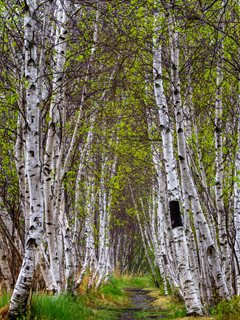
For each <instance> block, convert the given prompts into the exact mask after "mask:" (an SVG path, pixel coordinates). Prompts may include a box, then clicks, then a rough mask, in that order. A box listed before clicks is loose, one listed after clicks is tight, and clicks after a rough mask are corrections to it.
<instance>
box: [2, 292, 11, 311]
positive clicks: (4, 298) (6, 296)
mask: <svg viewBox="0 0 240 320" xmlns="http://www.w3.org/2000/svg"><path fill="white" fill-rule="evenodd" d="M9 301H10V295H9V294H6V293H4V294H2V295H1V296H0V308H2V307H4V306H5V305H6V304H8V303H9Z"/></svg>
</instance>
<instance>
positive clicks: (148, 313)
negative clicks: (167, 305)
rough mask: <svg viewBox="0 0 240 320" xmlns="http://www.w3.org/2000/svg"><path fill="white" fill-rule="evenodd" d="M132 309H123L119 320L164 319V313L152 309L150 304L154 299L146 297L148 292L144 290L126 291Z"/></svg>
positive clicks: (157, 309) (154, 308)
mask: <svg viewBox="0 0 240 320" xmlns="http://www.w3.org/2000/svg"><path fill="white" fill-rule="evenodd" d="M126 291H127V293H128V296H129V299H130V301H131V304H132V307H131V308H128V309H124V310H123V312H122V313H121V314H120V317H119V319H120V320H140V319H144V320H147V319H149V320H150V319H164V318H165V317H167V315H166V313H164V311H163V310H162V312H161V309H160V308H156V307H153V306H152V305H151V302H153V301H154V298H152V297H150V296H149V295H148V293H149V291H147V290H144V289H126Z"/></svg>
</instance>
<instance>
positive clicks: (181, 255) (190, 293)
mask: <svg viewBox="0 0 240 320" xmlns="http://www.w3.org/2000/svg"><path fill="white" fill-rule="evenodd" d="M157 18H158V16H157ZM154 45H155V48H154V57H153V59H154V65H153V67H154V76H155V82H154V92H155V98H156V103H157V106H158V109H159V118H160V126H161V136H162V141H163V156H164V161H165V169H166V176H167V188H168V198H169V201H170V211H171V203H172V204H173V205H174V207H175V206H176V207H179V200H180V194H179V185H178V179H177V171H176V160H175V157H174V154H173V150H174V148H173V136H172V132H171V128H170V123H169V115H168V108H167V103H166V98H165V95H164V91H163V83H162V80H161V77H162V64H161V48H160V47H159V46H157V44H156V43H155V44H154ZM177 211H179V209H178V210H177ZM178 215H180V212H179V213H178ZM179 218H180V217H178V219H179ZM172 225H173V236H174V242H175V247H176V260H177V270H178V274H179V280H180V284H181V289H182V293H183V296H184V301H185V303H186V308H187V312H188V313H189V314H202V313H203V308H202V304H201V300H200V297H199V296H198V292H197V289H196V286H195V283H194V281H193V277H192V274H191V271H190V269H189V261H188V248H187V245H186V239H185V234H184V228H183V227H182V226H181V225H182V223H180V221H178V222H177V223H175V222H174V221H173V220H172ZM186 256H187V259H186Z"/></svg>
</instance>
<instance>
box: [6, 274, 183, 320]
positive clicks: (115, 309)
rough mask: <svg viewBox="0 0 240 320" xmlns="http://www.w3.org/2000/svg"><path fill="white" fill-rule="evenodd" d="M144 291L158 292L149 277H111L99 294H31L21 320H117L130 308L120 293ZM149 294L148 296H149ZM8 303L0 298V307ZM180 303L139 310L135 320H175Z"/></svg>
mask: <svg viewBox="0 0 240 320" xmlns="http://www.w3.org/2000/svg"><path fill="white" fill-rule="evenodd" d="M126 288H147V289H150V291H151V290H154V291H155V293H156V298H157V296H159V294H160V291H159V290H158V289H156V288H155V289H154V284H153V282H152V280H151V278H150V277H146V276H145V277H130V276H121V277H111V278H110V279H109V281H108V282H107V283H105V284H103V285H101V287H100V288H99V290H90V291H88V290H87V286H83V288H82V289H80V291H79V295H78V296H76V297H74V296H70V295H59V296H49V295H46V294H40V293H37V294H34V295H33V298H32V304H31V308H30V311H29V314H28V315H27V316H25V318H22V320H23V319H25V320H66V319H67V320H73V319H74V320H75V319H81V320H85V319H86V320H115V319H116V320H117V319H119V315H120V314H121V312H122V310H123V309H124V308H128V307H130V302H129V298H128V296H127V293H126V291H125V290H124V289H126ZM150 291H149V292H150ZM8 302H9V296H7V295H3V296H2V297H1V298H0V306H4V305H5V304H7V303H8ZM184 312H185V311H184V309H183V307H182V304H181V303H178V302H177V301H174V300H173V302H172V303H170V305H168V306H167V307H166V308H165V307H164V308H162V302H160V304H159V305H156V308H154V309H151V310H145V311H144V310H143V311H139V312H136V313H135V317H136V319H141V318H142V317H144V318H146V319H147V317H151V316H154V315H156V316H157V315H161V316H165V317H164V318H162V319H175V318H178V317H180V316H183V315H184Z"/></svg>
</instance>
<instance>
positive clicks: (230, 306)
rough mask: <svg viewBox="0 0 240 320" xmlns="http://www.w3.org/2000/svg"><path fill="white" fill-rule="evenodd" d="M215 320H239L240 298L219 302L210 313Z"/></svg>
mask: <svg viewBox="0 0 240 320" xmlns="http://www.w3.org/2000/svg"><path fill="white" fill-rule="evenodd" d="M212 314H213V315H214V318H215V319H216V320H240V296H235V297H233V298H232V299H231V300H229V301H226V300H223V301H221V302H220V303H219V304H218V305H217V306H216V307H215V308H214V309H213V311H212Z"/></svg>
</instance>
